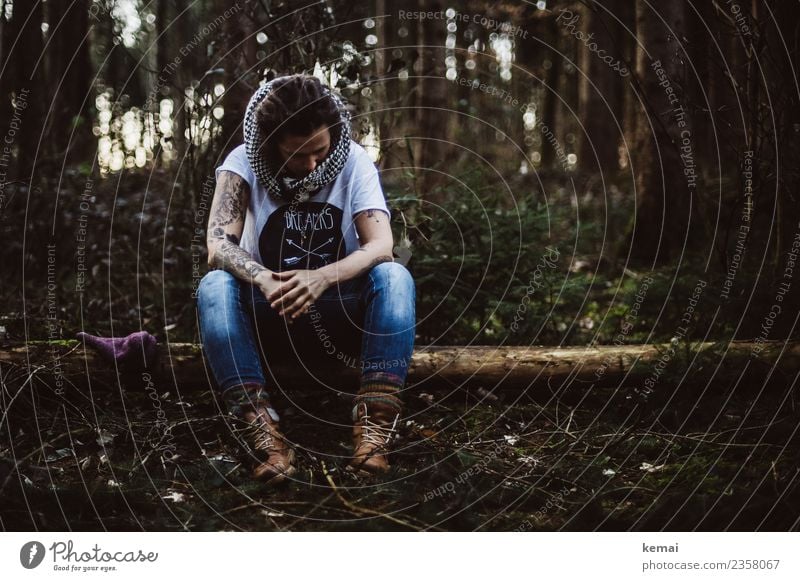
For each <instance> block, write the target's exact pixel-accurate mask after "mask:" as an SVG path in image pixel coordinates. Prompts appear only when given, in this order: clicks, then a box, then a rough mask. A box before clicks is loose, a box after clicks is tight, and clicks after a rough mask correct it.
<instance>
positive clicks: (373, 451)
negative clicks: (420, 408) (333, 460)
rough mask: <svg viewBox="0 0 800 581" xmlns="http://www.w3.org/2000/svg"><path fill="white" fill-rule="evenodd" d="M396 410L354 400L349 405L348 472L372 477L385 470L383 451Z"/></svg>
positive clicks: (394, 426) (389, 439) (386, 448)
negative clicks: (350, 454) (350, 447)
mask: <svg viewBox="0 0 800 581" xmlns="http://www.w3.org/2000/svg"><path fill="white" fill-rule="evenodd" d="M399 419H400V413H399V410H398V408H397V407H395V406H391V405H386V404H384V403H381V402H369V403H367V402H364V401H361V402H358V403H356V406H355V407H354V408H353V450H354V452H353V459H352V460H351V461H350V464H349V465H348V466H347V471H348V472H354V473H356V474H358V475H359V476H374V475H377V474H385V473H386V472H388V471H389V461H388V458H387V454H388V453H389V447H390V445H391V443H392V439H393V438H394V434H395V430H396V429H397V422H398V420H399Z"/></svg>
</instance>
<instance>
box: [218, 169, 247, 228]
mask: <svg viewBox="0 0 800 581" xmlns="http://www.w3.org/2000/svg"><path fill="white" fill-rule="evenodd" d="M217 187H218V188H219V190H220V192H221V197H220V199H219V206H218V207H216V208H215V212H214V215H213V216H211V224H209V228H212V227H214V226H227V225H228V224H233V223H234V222H239V221H243V220H244V213H243V209H242V199H243V198H244V180H242V178H240V177H239V176H237V175H235V174H231V173H230V172H222V173H221V174H220V176H219V182H218V184H217Z"/></svg>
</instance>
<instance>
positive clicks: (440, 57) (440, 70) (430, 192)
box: [414, 0, 451, 203]
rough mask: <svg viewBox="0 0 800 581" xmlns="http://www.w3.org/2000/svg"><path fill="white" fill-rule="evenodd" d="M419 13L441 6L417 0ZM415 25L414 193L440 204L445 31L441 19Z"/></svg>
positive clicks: (444, 132) (446, 86)
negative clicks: (417, 36) (417, 45)
mask: <svg viewBox="0 0 800 581" xmlns="http://www.w3.org/2000/svg"><path fill="white" fill-rule="evenodd" d="M419 5H420V10H423V11H434V12H438V11H441V10H444V7H442V5H441V4H440V3H439V2H438V1H436V0H433V1H432V0H420V2H419ZM418 26H419V40H420V43H421V44H420V47H419V53H420V61H419V63H418V64H419V72H418V74H420V75H422V77H423V78H421V79H420V81H419V84H418V85H417V87H418V92H417V103H416V105H417V110H416V122H417V126H416V128H415V129H416V132H415V133H414V135H417V136H418V139H417V141H416V143H415V144H414V163H415V165H416V167H417V170H416V173H417V176H418V178H417V191H418V192H419V193H420V195H421V197H422V198H423V199H425V200H428V201H431V202H435V203H443V202H445V201H446V195H445V193H444V192H443V191H441V190H440V188H441V187H442V186H443V185H444V184H446V183H447V178H446V175H445V174H446V172H447V168H446V165H445V158H446V156H447V154H448V152H449V151H450V145H449V136H448V134H447V129H448V121H449V116H450V115H451V113H449V112H448V109H449V99H448V95H449V92H448V89H449V88H451V87H450V83H449V81H447V79H445V76H444V75H445V65H444V59H445V42H446V39H447V29H446V27H445V24H444V22H443V21H442V20H424V19H421V20H420V21H419V23H418Z"/></svg>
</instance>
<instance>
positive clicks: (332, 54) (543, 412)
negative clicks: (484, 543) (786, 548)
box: [0, 0, 800, 531]
mask: <svg viewBox="0 0 800 581" xmlns="http://www.w3.org/2000/svg"><path fill="white" fill-rule="evenodd" d="M798 27H800V2H799V1H798V0H774V1H773V0H675V1H669V2H666V1H664V2H653V1H645V0H605V1H591V0H585V1H580V2H578V1H537V2H533V1H525V0H520V1H516V2H505V1H500V2H489V1H485V0H483V1H478V0H475V1H472V0H460V1H458V2H455V1H454V2H450V3H445V2H436V1H433V0H404V1H402V2H401V1H399V0H372V1H369V2H348V1H345V0H322V1H319V0H308V1H302V0H301V1H297V2H286V1H275V0H236V1H235V2H212V1H210V0H47V1H36V0H0V231H1V232H2V245H0V363H2V367H0V400H2V405H1V406H0V412H2V416H1V417H0V429H1V430H2V433H3V437H2V438H0V530H31V529H35V530H64V529H69V530H387V529H391V530H431V529H434V530H439V529H444V530H505V531H509V530H518V531H527V530H682V531H686V530H797V528H798V526H800V519H798V509H797V507H798V506H800V471H799V470H798V465H800V457H798V455H800V445H799V444H798V437H800V430H798V426H799V425H800V422H798V410H797V405H796V401H797V379H798V374H797V369H798V365H799V364H798V358H797V345H798V344H797V343H796V342H792V343H791V344H790V343H788V342H787V341H786V340H787V339H790V338H791V339H794V338H796V335H797V319H798V313H800V308H799V307H800V281H797V280H796V279H797V277H800V270H798V265H797V259H798V255H800V207H799V206H798V185H800V183H799V182H800V175H799V173H798V171H799V170H800V163H798V161H800V159H798V158H800V85H799V84H798V79H797V56H798V43H799V42H800V31H799V30H798ZM295 72H306V73H310V74H314V75H317V76H319V77H320V78H321V79H323V80H324V82H326V83H327V84H329V85H330V86H332V87H335V88H336V89H337V90H338V91H339V92H340V93H341V94H342V95H343V97H344V98H345V99H346V101H347V102H348V103H349V104H350V106H351V107H352V111H353V116H354V117H353V118H354V123H353V128H354V136H353V137H354V138H355V139H357V140H358V141H359V142H360V143H362V144H363V145H364V147H366V148H367V151H368V152H369V153H370V155H371V156H372V158H373V159H374V160H375V162H376V164H377V165H378V167H379V169H380V171H381V178H382V183H383V187H384V190H385V192H386V195H387V198H388V200H389V204H390V207H391V208H392V225H393V229H394V233H395V242H396V245H397V247H396V249H395V251H396V253H397V256H398V257H399V258H403V259H408V268H409V269H410V270H411V272H412V274H413V276H414V279H415V281H416V285H417V312H418V327H417V329H418V335H417V347H418V348H419V349H421V350H423V351H424V350H425V349H426V346H427V345H440V346H442V345H487V344H488V345H521V346H530V345H548V346H567V345H572V346H586V345H600V346H605V347H602V348H598V349H575V350H567V349H549V348H545V349H541V350H533V349H524V350H523V349H519V350H515V352H516V355H514V357H518V360H516V359H515V360H512V359H514V357H508V358H507V359H503V357H506V355H504V354H503V353H506V354H507V353H509V352H510V350H509V351H505V352H500V351H499V350H493V349H489V350H486V351H497V352H498V354H497V355H496V356H495V360H494V363H495V365H494V367H493V369H495V370H498V371H497V373H496V377H494V378H493V376H491V375H490V374H488V373H487V372H486V370H485V369H478V375H477V376H476V377H471V378H470V380H469V381H464V382H463V383H459V384H456V383H455V382H454V381H449V380H447V378H446V377H443V375H444V374H439V373H434V374H432V375H431V376H430V377H422V378H418V379H417V380H416V381H415V382H414V384H413V385H410V386H409V390H408V393H407V394H404V396H405V402H404V403H405V405H406V408H405V411H404V417H403V421H402V422H401V424H402V425H401V426H399V428H398V430H399V439H398V440H397V441H396V442H395V444H396V449H395V450H394V452H393V455H392V464H393V472H392V473H391V476H390V477H389V479H388V480H387V481H386V482H383V483H379V484H371V483H370V484H365V483H363V482H359V481H357V480H354V479H353V477H350V476H348V474H347V473H346V472H345V471H344V470H343V467H342V465H343V463H344V462H346V461H348V458H349V455H350V453H351V450H350V447H349V445H348V444H347V443H346V442H347V441H348V439H349V438H350V435H351V425H350V423H349V419H348V418H350V417H351V416H350V414H351V412H352V399H348V398H347V397H346V393H344V392H343V391H342V392H338V391H337V392H335V393H334V392H333V391H332V390H331V389H327V390H323V391H322V392H320V391H319V390H317V391H315V390H313V389H311V387H309V384H306V383H303V382H302V381H299V380H292V381H289V382H286V385H282V388H283V387H286V388H287V389H286V390H285V393H284V394H283V396H284V399H285V400H286V401H281V402H279V404H280V405H277V404H276V407H280V408H281V413H282V414H283V415H282V419H285V420H286V421H285V422H284V423H282V425H283V426H284V429H285V430H286V431H285V433H286V434H287V437H288V438H289V439H291V440H292V441H295V442H297V443H298V466H299V468H298V476H297V479H296V480H295V481H293V482H291V483H289V484H287V486H286V488H284V489H280V490H277V489H276V490H273V489H267V488H265V487H264V486H263V485H262V484H260V483H257V482H253V481H252V480H251V478H250V476H249V472H248V470H246V468H245V467H244V465H243V464H242V462H241V460H240V453H241V450H240V449H239V448H238V447H237V445H236V443H235V442H234V441H233V439H232V436H231V433H230V427H229V426H228V425H227V424H226V422H225V421H223V420H224V418H223V417H221V412H222V408H221V406H220V402H219V400H218V398H217V397H216V396H215V394H214V393H213V390H212V389H211V386H210V385H208V384H204V385H203V386H202V387H201V388H198V389H193V390H192V389H191V388H190V386H188V385H183V384H179V382H178V381H177V380H176V376H175V375H174V373H173V372H174V371H175V370H176V369H177V368H179V367H180V366H182V365H183V366H185V365H186V364H189V363H191V362H192V360H197V361H198V362H199V361H200V359H201V357H200V350H199V349H198V348H197V346H196V345H195V346H182V347H181V350H180V351H178V350H176V351H174V352H170V354H171V355H175V356H174V357H172V356H171V357H169V358H167V359H166V361H165V362H164V363H165V364H164V365H163V367H162V369H161V370H162V371H163V373H161V374H160V375H159V374H157V373H154V374H153V376H152V377H151V375H150V374H149V373H145V374H144V375H141V376H140V375H138V374H136V373H126V372H124V371H123V372H120V373H114V374H113V379H114V380H109V381H105V380H100V379H97V377H99V376H100V375H101V372H103V370H104V369H105V371H108V372H109V373H110V372H111V370H110V366H109V365H105V364H101V363H102V362H99V361H98V360H97V359H96V358H95V359H94V360H93V361H95V364H92V369H89V367H90V365H89V363H87V361H89V360H88V359H81V357H85V351H82V350H81V347H84V348H85V346H83V345H82V343H81V342H74V341H70V342H67V341H62V340H68V339H74V337H75V334H76V332H78V331H81V330H83V331H86V332H88V333H92V334H99V335H103V336H110V335H114V336H117V337H121V336H125V335H128V334H129V333H131V332H134V331H140V330H144V331H149V332H150V333H153V334H154V335H156V336H157V338H158V339H159V341H160V342H161V343H162V344H163V343H165V342H167V341H168V342H171V343H175V342H193V343H195V344H196V343H197V342H198V341H199V338H198V324H197V309H196V302H195V300H194V291H195V288H196V286H197V284H198V282H199V280H200V278H201V277H202V276H203V275H204V274H205V272H206V271H207V266H206V248H205V226H206V222H207V218H208V208H209V207H210V204H211V197H212V193H213V189H214V169H215V167H217V166H218V165H219V164H220V163H221V161H222V160H223V158H224V156H225V155H226V154H227V152H229V151H230V150H231V149H232V148H234V147H235V146H237V145H238V144H239V143H241V140H242V128H241V121H242V116H243V112H244V108H245V105H246V103H247V100H248V99H249V97H250V95H251V94H252V93H253V91H254V90H255V89H256V87H258V85H259V83H262V82H264V81H266V80H268V79H270V78H273V77H274V76H276V75H283V74H287V73H295ZM41 340H50V343H45V344H43V343H41V342H40V341H41ZM733 340H736V341H742V343H736V344H732V343H731V341H733ZM700 342H703V343H704V345H703V346H702V348H701V347H700V345H698V344H699V343H700ZM765 343H770V346H769V348H768V349H767V348H766V347H765ZM643 344H646V345H647V347H646V349H648V350H649V351H648V353H649V355H647V356H646V357H645V356H644V355H643V356H642V357H641V358H639V355H636V354H634V355H631V353H634V352H636V353H639V352H641V353H644V350H642V351H637V349H639V347H637V345H643ZM617 347H619V349H617ZM172 348H177V346H175V345H170V346H169V349H172ZM642 349H644V348H642ZM762 349H765V351H764V352H763V353H762ZM162 351H167V350H166V349H164V350H162ZM452 351H453V352H455V351H463V352H467V351H466V350H452ZM59 352H64V353H65V354H64V355H63V356H62V355H60V354H59ZM475 352H476V351H474V350H473V351H471V353H475ZM545 352H547V353H545ZM623 352H624V353H623ZM767 352H769V357H767V356H766V355H765V354H766V353H767ZM36 353H39V354H43V353H46V354H45V355H44V356H40V357H36V356H35V354H36ZM181 353H182V354H184V355H183V356H181V355H180V354H181ZM187 353H189V355H186V354H187ZM543 353H544V354H543ZM176 354H177V355H176ZM418 354H419V353H418ZM57 355H58V358H57ZM556 356H560V357H562V359H558V361H561V362H563V363H564V364H563V365H561V367H559V364H558V363H557V362H556V363H553V362H554V361H556ZM592 356H593V357H594V359H591V358H592ZM467 357H468V356H467ZM536 357H539V359H536ZM70 358H71V359H72V360H73V361H77V364H76V365H77V367H78V371H79V373H78V374H76V375H80V376H81V377H77V379H76V381H75V382H74V383H73V382H72V381H71V380H70V382H64V385H63V386H62V387H59V386H58V384H56V386H57V387H59V389H54V387H53V385H52V381H51V379H52V378H49V377H47V374H48V373H49V372H51V371H52V372H53V373H55V374H56V378H57V377H58V374H59V373H60V371H59V369H60V368H59V367H58V365H60V363H59V362H60V361H64V362H66V361H67V360H68V359H70ZM526 358H528V359H526ZM590 359H591V361H590ZM632 359H636V362H635V363H633V364H631V361H632ZM523 360H524V361H525V362H528V363H530V362H531V361H534V363H538V364H540V367H541V369H542V370H545V371H549V370H551V368H556V367H557V368H558V369H556V371H560V372H561V375H560V379H558V378H556V380H554V381H551V379H553V377H554V376H549V375H547V373H544V374H541V373H537V374H535V375H536V376H535V377H534V373H533V372H531V378H530V383H529V384H528V385H527V386H516V387H514V386H513V385H511V384H509V383H508V382H505V383H504V382H502V381H500V380H498V381H494V379H496V378H497V377H499V375H501V371H509V370H513V369H514V368H515V365H516V363H517V362H522V361H523ZM173 363H174V364H175V365H174V367H170V365H172V364H173ZM551 363H552V365H550V364H551ZM482 365H483V364H482V363H481V361H478V360H476V362H475V368H479V367H482ZM591 365H595V367H590V366H591ZM631 365H633V367H635V368H636V371H637V372H638V373H639V375H633V374H630V373H629V372H630V371H631V369H632V367H631ZM612 367H613V370H611V371H608V373H607V374H606V371H607V370H609V369H611V368H612ZM84 368H85V369H84ZM196 369H198V371H197V373H196V374H195V375H196V377H195V378H194V379H195V380H196V382H197V383H204V382H205V380H206V379H207V377H208V376H207V375H204V374H202V373H201V371H202V370H200V368H199V367H197V368H196ZM587 369H588V370H589V371H587ZM592 369H596V371H595V372H594V374H593V375H592V373H593V372H592ZM581 371H583V373H584V376H585V375H586V374H587V373H588V374H589V375H591V376H592V379H590V380H588V381H587V380H585V379H581V377H579V376H578V374H579V373H580V372H581ZM84 372H85V373H84ZM623 375H624V377H622V376H623ZM108 376H110V375H108ZM319 379H320V381H322V380H324V381H325V383H326V386H327V380H328V379H331V380H332V383H333V384H336V385H337V386H338V387H336V389H339V388H340V387H342V386H339V384H338V383H337V382H338V380H339V379H341V378H340V377H339V376H338V375H332V374H325V375H322V376H320V378H319ZM595 380H596V381H595ZM205 383H207V382H205ZM523 383H524V382H523ZM534 383H535V385H534ZM284 404H285V405H284ZM222 413H224V412H222ZM318 415H319V417H318ZM320 418H324V420H325V421H320ZM282 421H283V420H282ZM167 452H169V454H167Z"/></svg>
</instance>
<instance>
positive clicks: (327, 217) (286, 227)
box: [258, 202, 346, 272]
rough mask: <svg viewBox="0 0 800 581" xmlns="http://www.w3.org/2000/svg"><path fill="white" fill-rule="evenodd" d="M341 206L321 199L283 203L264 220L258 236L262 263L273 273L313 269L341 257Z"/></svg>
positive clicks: (343, 249) (343, 253) (344, 250)
mask: <svg viewBox="0 0 800 581" xmlns="http://www.w3.org/2000/svg"><path fill="white" fill-rule="evenodd" d="M342 216H343V212H342V210H341V208H337V207H336V206H333V205H331V204H326V203H323V202H306V203H304V204H297V205H295V206H292V205H289V204H287V205H285V206H281V207H280V208H278V209H277V210H275V211H274V212H273V213H272V214H271V215H270V217H269V218H268V219H267V223H266V224H265V225H264V228H263V229H262V230H261V235H260V236H259V238H258V250H259V252H260V253H261V260H262V261H263V262H264V266H266V267H267V268H268V269H270V270H272V271H276V272H280V271H283V270H298V269H306V270H314V269H316V268H319V267H321V266H325V265H326V264H330V263H332V262H336V261H338V260H341V259H342V258H344V257H345V252H346V249H345V243H344V239H343V236H342Z"/></svg>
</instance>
